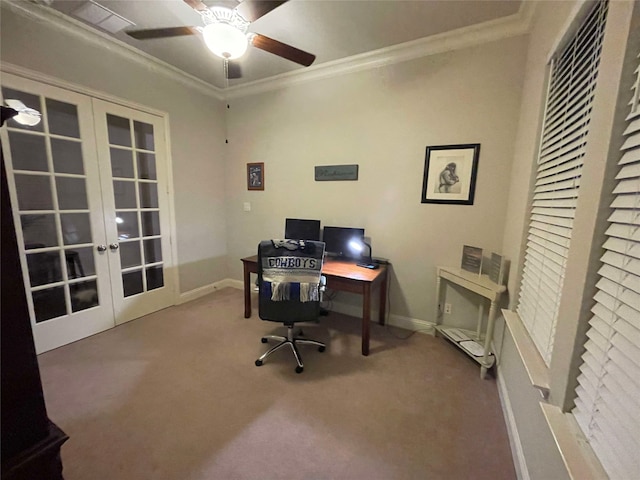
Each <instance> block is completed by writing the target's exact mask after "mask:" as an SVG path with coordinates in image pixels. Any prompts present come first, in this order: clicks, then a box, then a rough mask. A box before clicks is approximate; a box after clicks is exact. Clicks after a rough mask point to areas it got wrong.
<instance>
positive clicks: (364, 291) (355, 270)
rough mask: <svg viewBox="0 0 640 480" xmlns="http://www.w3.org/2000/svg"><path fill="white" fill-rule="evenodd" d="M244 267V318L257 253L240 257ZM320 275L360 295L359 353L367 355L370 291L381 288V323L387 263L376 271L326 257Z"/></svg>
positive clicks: (333, 285) (335, 286) (332, 286)
mask: <svg viewBox="0 0 640 480" xmlns="http://www.w3.org/2000/svg"><path fill="white" fill-rule="evenodd" d="M242 263H243V266H244V318H249V317H250V316H251V289H252V285H251V278H250V277H251V275H250V274H251V273H258V256H257V255H253V256H251V257H246V258H243V259H242ZM322 275H324V276H325V277H326V279H327V288H330V289H332V290H339V291H342V292H350V293H358V294H360V295H362V355H369V336H370V333H369V332H370V324H369V322H370V321H371V290H372V288H374V287H376V286H378V287H379V288H380V296H379V303H380V310H379V312H378V313H379V315H378V322H379V323H380V325H384V318H385V310H386V308H387V266H386V265H380V268H378V269H376V270H370V269H368V268H362V267H358V266H357V265H356V264H355V263H354V262H346V261H341V260H334V259H327V258H325V261H324V264H323V265H322Z"/></svg>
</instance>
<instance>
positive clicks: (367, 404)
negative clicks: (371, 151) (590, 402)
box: [39, 288, 516, 480]
mask: <svg viewBox="0 0 640 480" xmlns="http://www.w3.org/2000/svg"><path fill="white" fill-rule="evenodd" d="M242 312H243V299H242V292H241V291H240V290H235V289H230V288H229V289H223V290H221V291H219V292H216V293H214V294H211V295H208V296H206V297H203V298H201V299H199V300H196V301H194V302H190V303H187V304H184V305H181V306H178V307H172V308H168V309H166V310H163V311H161V312H157V313H155V314H152V315H149V316H146V317H143V318H141V319H138V320H135V321H133V322H129V323H127V324H125V325H121V326H119V327H117V328H115V329H112V330H110V331H107V332H104V333H102V334H99V335H95V336H93V337H90V338H87V339H84V340H82V341H79V342H76V343H74V344H71V345H67V346H65V347H62V348H59V349H57V350H54V351H51V352H47V353H45V354H42V355H41V356H40V357H39V362H40V367H41V374H42V381H43V386H44V391H45V399H46V402H47V409H48V413H49V417H50V418H51V419H52V420H53V421H54V422H55V423H56V424H57V425H58V426H59V427H60V428H62V429H63V430H64V431H65V432H66V433H67V434H68V435H69V437H70V439H69V440H68V441H67V443H66V444H65V445H64V446H63V448H62V461H63V465H64V475H65V478H66V479H67V480H79V479H91V480H93V479H100V480H102V479H108V480H119V479H123V480H125V479H126V480H128V479H132V480H133V479H136V480H139V479H154V480H163V479H172V480H173V479H175V480H184V479H298V478H304V479H405V478H411V479H494V480H497V479H513V478H515V476H516V475H515V470H514V466H513V461H512V457H511V452H510V450H509V441H508V437H507V432H506V427H505V424H504V418H503V415H502V411H501V407H500V402H499V399H498V393H497V388H496V382H495V379H493V378H491V377H489V378H488V379H487V380H481V379H480V375H479V368H478V366H477V364H475V363H474V362H473V361H472V360H470V359H469V358H467V357H466V356H465V355H464V354H463V353H462V352H460V351H459V350H457V349H455V348H454V347H453V346H451V345H450V344H448V343H447V342H446V341H445V340H443V339H441V338H434V337H432V336H429V335H424V334H415V335H412V336H410V337H409V338H408V339H406V340H403V339H400V338H398V336H406V335H407V334H408V333H409V332H407V331H405V330H400V329H394V328H387V327H382V326H379V325H377V324H375V325H373V324H372V332H371V354H370V355H369V356H368V357H363V356H362V355H360V320H359V319H356V318H353V317H347V316H344V315H340V314H337V313H331V314H330V315H329V316H328V317H322V321H321V323H320V324H318V325H310V326H308V327H307V326H306V325H305V326H304V331H305V334H306V336H308V337H310V338H313V339H317V340H320V341H325V342H327V350H326V351H325V352H323V353H320V352H318V351H317V349H316V348H314V347H302V349H301V353H302V357H303V359H304V362H305V371H304V373H302V374H296V373H295V372H294V368H295V361H294V359H293V357H292V355H291V353H290V351H289V350H284V349H283V350H281V351H280V352H278V353H277V354H275V356H271V357H270V358H269V359H268V360H267V361H266V362H265V364H264V365H263V366H262V367H256V366H255V365H254V361H255V359H256V358H257V357H258V356H260V355H261V354H262V353H263V352H264V351H265V349H266V348H267V346H266V345H263V344H262V343H261V342H260V338H261V336H262V335H264V334H267V333H273V332H274V331H284V328H283V327H282V326H281V325H278V324H275V323H272V322H263V321H261V320H260V319H259V318H258V316H257V312H255V310H254V313H253V317H252V318H249V319H245V318H243V315H242Z"/></svg>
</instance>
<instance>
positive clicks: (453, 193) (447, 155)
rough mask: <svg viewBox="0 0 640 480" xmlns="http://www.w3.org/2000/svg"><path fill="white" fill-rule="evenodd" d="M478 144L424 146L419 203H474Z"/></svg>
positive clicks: (478, 155) (478, 152)
mask: <svg viewBox="0 0 640 480" xmlns="http://www.w3.org/2000/svg"><path fill="white" fill-rule="evenodd" d="M479 157H480V144H479V143H469V144H466V145H441V146H437V147H427V154H426V157H425V161H424V178H423V182H422V203H448V204H454V205H473V197H474V195H475V190H476V176H477V174H478V159H479Z"/></svg>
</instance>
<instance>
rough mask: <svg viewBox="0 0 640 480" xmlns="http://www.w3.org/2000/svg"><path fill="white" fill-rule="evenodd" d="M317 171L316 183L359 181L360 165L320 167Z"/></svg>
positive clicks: (316, 168)
mask: <svg viewBox="0 0 640 480" xmlns="http://www.w3.org/2000/svg"><path fill="white" fill-rule="evenodd" d="M315 170H316V182H330V181H335V180H358V165H319V166H317V167H315Z"/></svg>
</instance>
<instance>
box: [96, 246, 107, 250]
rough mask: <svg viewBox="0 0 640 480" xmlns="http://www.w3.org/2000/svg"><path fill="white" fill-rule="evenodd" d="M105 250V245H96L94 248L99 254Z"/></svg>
mask: <svg viewBox="0 0 640 480" xmlns="http://www.w3.org/2000/svg"><path fill="white" fill-rule="evenodd" d="M106 249H107V246H106V245H98V246H97V247H96V250H98V251H99V252H104V251H105V250H106Z"/></svg>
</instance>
